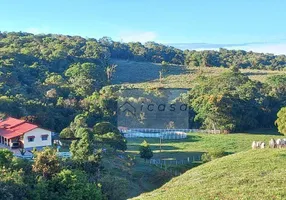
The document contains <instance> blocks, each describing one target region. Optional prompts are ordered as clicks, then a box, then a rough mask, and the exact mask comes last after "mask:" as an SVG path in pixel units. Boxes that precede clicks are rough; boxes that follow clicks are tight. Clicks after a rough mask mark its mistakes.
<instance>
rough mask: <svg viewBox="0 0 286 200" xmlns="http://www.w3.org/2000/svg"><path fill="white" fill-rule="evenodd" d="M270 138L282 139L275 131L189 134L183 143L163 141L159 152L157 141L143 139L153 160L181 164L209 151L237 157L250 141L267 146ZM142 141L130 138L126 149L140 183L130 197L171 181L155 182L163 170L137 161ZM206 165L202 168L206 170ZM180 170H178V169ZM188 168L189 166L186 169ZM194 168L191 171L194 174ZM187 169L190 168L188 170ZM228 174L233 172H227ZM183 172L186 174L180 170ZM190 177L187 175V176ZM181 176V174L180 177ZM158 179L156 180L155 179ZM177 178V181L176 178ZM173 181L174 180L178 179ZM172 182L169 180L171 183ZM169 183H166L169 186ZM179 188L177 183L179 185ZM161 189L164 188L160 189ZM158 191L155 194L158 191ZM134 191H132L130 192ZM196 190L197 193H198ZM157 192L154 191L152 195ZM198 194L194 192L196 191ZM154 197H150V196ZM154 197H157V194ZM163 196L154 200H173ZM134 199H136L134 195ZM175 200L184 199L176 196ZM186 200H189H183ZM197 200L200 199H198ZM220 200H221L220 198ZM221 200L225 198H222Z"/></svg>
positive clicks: (248, 145)
mask: <svg viewBox="0 0 286 200" xmlns="http://www.w3.org/2000/svg"><path fill="white" fill-rule="evenodd" d="M271 138H276V139H277V138H283V136H282V135H279V134H278V133H277V132H276V131H275V130H269V129H264V130H257V131H252V132H251V133H233V134H226V135H222V134H217V135H214V134H205V133H189V134H188V137H187V138H186V139H183V140H163V142H162V149H161V150H162V151H161V152H160V140H159V139H157V138H145V140H146V141H147V142H148V143H149V144H150V146H151V148H152V150H153V153H154V157H153V158H155V159H159V158H160V159H177V160H183V159H187V158H188V157H190V158H191V159H193V158H194V160H199V159H200V156H201V155H202V153H204V152H208V151H212V150H224V151H225V152H228V153H230V154H234V155H236V154H237V153H239V152H248V151H250V152H251V151H252V150H251V144H252V142H253V141H264V142H266V144H268V141H269V140H270V139H271ZM143 140H144V139H143V138H129V139H128V149H127V154H129V155H131V156H134V158H135V165H134V166H133V168H132V173H133V174H135V175H136V177H137V181H140V187H138V188H137V192H136V193H132V195H131V196H134V195H135V194H140V193H142V192H147V191H152V190H154V189H156V188H159V187H161V185H162V184H163V183H164V181H165V182H167V181H169V180H170V177H168V176H165V177H164V176H163V177H161V180H160V181H158V180H157V182H156V181H154V179H155V180H156V179H158V177H160V173H163V170H160V169H156V167H154V166H152V165H149V164H146V163H144V162H143V159H141V158H140V157H139V151H138V148H139V145H140V143H141V142H142V141H143ZM205 165H207V164H203V165H202V166H205ZM178 167H180V166H178ZM185 167H188V166H185ZM196 168H199V167H195V168H192V169H191V170H190V171H192V170H195V169H196ZM187 169H190V168H187ZM230 170H232V169H231V168H230ZM183 171H185V170H183ZM187 173H189V172H187ZM182 176H184V174H183V175H182ZM154 177H157V178H154ZM178 178H179V177H178ZM178 178H176V179H178ZM173 180H174V179H172V180H171V182H170V183H172V181H173ZM170 183H167V185H168V184H170ZM177 184H179V181H178V183H177ZM163 188H164V187H163ZM160 189H161V188H160ZM160 189H158V190H160ZM133 190H134V189H133ZM197 190H199V189H197ZM156 192H157V190H156V191H155V193H156ZM195 192H197V191H195ZM151 194H152V195H153V193H152V192H151ZM156 194H157V193H156ZM172 195H173V194H171V195H170V196H164V195H161V193H160V194H158V196H157V197H156V198H154V199H161V196H162V199H164V198H165V199H172V198H171V196H172ZM135 196H136V195H135ZM138 199H152V197H151V196H149V195H142V196H140V198H138ZM177 199H184V198H183V197H181V196H179V198H177ZM185 199H188V198H185ZM197 199H200V198H199V196H197ZM202 199H214V198H208V197H205V198H202ZM219 199H220V198H219ZM222 199H224V198H222Z"/></svg>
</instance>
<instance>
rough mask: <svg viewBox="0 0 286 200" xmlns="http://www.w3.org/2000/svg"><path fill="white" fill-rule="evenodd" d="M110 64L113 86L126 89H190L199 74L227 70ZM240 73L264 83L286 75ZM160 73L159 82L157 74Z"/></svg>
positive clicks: (214, 73) (210, 73)
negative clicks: (273, 77) (267, 79)
mask: <svg viewBox="0 0 286 200" xmlns="http://www.w3.org/2000/svg"><path fill="white" fill-rule="evenodd" d="M111 63H114V64H116V65H117V67H116V72H115V74H114V78H113V81H112V83H113V84H122V85H124V86H127V87H135V88H146V87H147V88H148V87H161V88H162V87H163V88H191V87H192V84H193V80H194V79H195V77H196V76H197V75H198V74H199V73H203V74H205V75H206V76H214V75H219V74H221V73H223V72H226V71H227V70H229V69H228V68H223V67H202V68H200V67H188V68H186V67H185V66H183V65H167V66H163V65H161V64H158V63H151V62H136V61H127V60H118V59H112V60H111ZM240 70H241V72H242V73H244V74H246V75H247V76H249V78H250V79H252V80H258V81H261V82H264V81H265V80H266V78H267V77H270V76H273V75H279V74H286V71H275V70H273V71H272V70H258V69H240ZM160 71H162V72H163V73H162V77H161V81H160V78H159V77H160V74H159V72H160Z"/></svg>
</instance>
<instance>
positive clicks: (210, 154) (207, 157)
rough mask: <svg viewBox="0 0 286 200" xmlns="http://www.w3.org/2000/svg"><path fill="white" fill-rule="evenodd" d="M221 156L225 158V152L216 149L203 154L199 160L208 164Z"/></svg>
mask: <svg viewBox="0 0 286 200" xmlns="http://www.w3.org/2000/svg"><path fill="white" fill-rule="evenodd" d="M223 156H226V152H225V151H224V150H222V149H216V150H212V151H209V152H206V153H204V154H203V155H202V157H201V159H202V161H203V162H209V161H211V160H214V159H216V158H221V157H223Z"/></svg>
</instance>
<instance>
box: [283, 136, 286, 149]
mask: <svg viewBox="0 0 286 200" xmlns="http://www.w3.org/2000/svg"><path fill="white" fill-rule="evenodd" d="M282 147H283V148H284V147H286V138H283V139H282Z"/></svg>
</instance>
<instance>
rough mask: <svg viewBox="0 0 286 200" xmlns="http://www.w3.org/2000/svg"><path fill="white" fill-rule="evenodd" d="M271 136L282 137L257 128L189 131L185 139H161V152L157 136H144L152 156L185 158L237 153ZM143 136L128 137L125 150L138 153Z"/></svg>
mask: <svg viewBox="0 0 286 200" xmlns="http://www.w3.org/2000/svg"><path fill="white" fill-rule="evenodd" d="M271 138H283V136H281V135H279V134H278V133H277V132H276V131H274V130H258V131H255V132H252V133H233V134H226V135H222V134H217V135H215V134H205V133H189V134H188V137H187V138H186V139H182V140H163V142H162V152H160V140H159V139H158V138H145V140H146V141H147V142H148V143H149V144H150V146H151V148H152V150H153V152H154V158H174V157H175V158H177V160H179V159H186V158H187V157H191V156H197V155H200V154H202V153H203V152H207V151H211V150H215V149H219V150H224V151H225V152H228V153H237V152H241V151H247V150H249V149H251V144H252V142H253V141H264V142H266V144H268V141H269V140H270V139H271ZM143 140H144V138H129V139H128V149H127V151H128V152H129V153H131V154H134V155H138V153H139V152H138V149H139V145H140V143H142V142H143Z"/></svg>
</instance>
